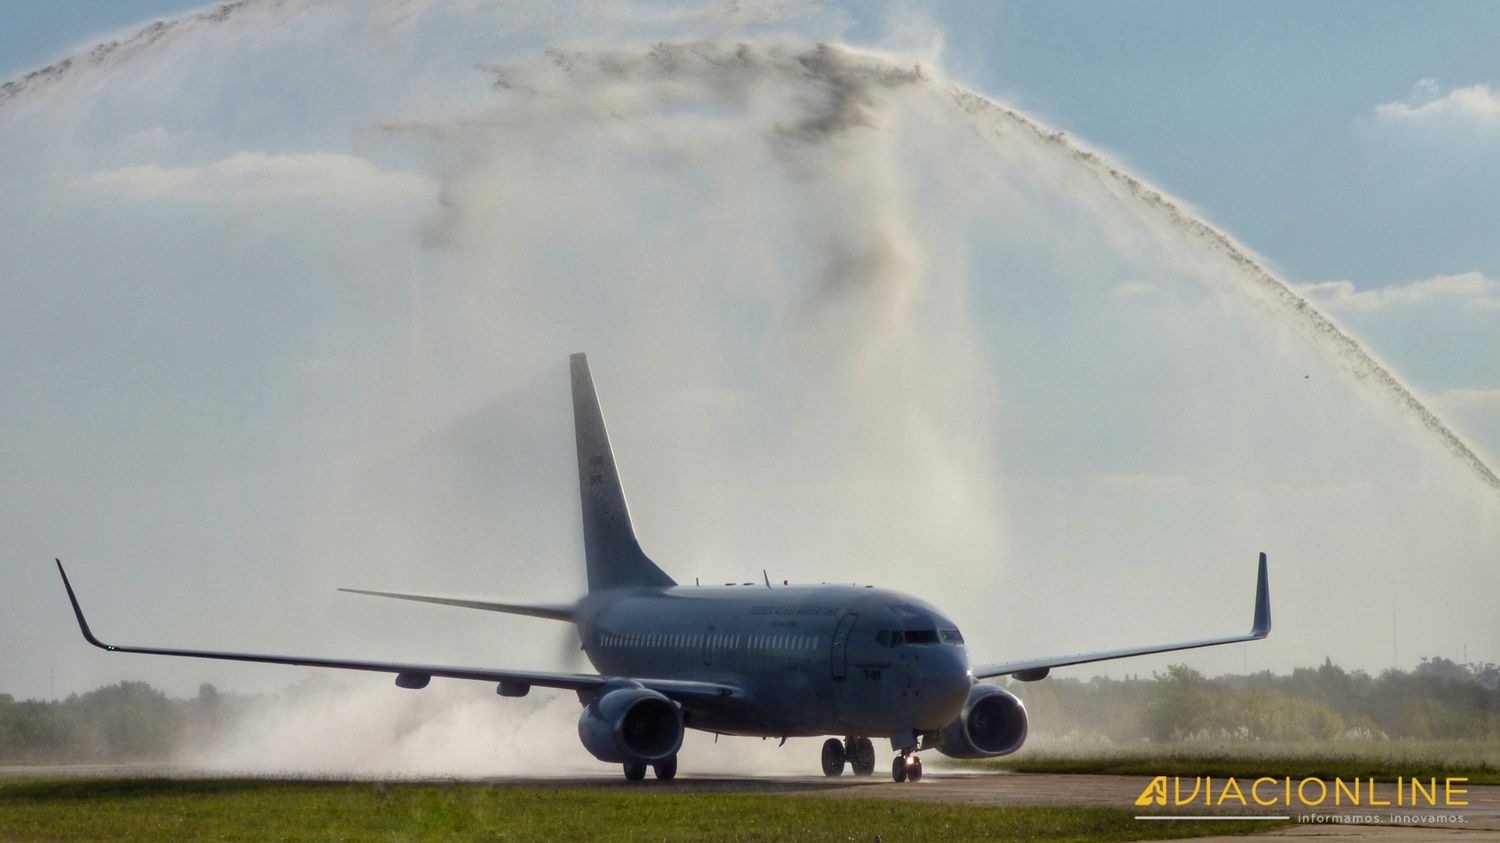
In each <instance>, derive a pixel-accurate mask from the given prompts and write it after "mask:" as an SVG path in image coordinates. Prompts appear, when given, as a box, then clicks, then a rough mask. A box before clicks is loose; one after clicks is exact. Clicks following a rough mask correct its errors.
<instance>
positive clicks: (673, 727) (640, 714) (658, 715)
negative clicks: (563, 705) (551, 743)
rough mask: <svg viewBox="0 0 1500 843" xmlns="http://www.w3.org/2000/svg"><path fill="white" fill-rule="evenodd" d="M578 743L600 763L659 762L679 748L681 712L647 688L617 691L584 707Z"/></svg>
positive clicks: (624, 688) (630, 688) (579, 719)
mask: <svg viewBox="0 0 1500 843" xmlns="http://www.w3.org/2000/svg"><path fill="white" fill-rule="evenodd" d="M578 739H579V740H581V741H583V748H584V749H587V750H588V751H589V752H590V753H591V754H592V755H593V756H594V757H595V758H597V759H599V760H600V761H605V762H609V763H624V762H627V761H660V760H661V759H663V758H667V757H669V756H671V755H674V754H676V752H677V750H678V749H679V748H680V747H681V746H682V712H681V711H680V710H679V709H678V708H677V704H676V703H674V702H672V701H671V700H669V699H667V698H666V697H664V696H662V695H661V694H659V693H657V692H655V691H652V690H650V689H648V688H641V687H634V688H632V687H622V688H616V689H615V690H613V691H608V692H606V693H603V694H600V695H599V696H597V697H595V698H594V699H593V701H592V702H590V703H589V704H588V705H586V706H584V708H583V713H582V714H580V715H579V716H578Z"/></svg>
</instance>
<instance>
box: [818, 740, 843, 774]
mask: <svg viewBox="0 0 1500 843" xmlns="http://www.w3.org/2000/svg"><path fill="white" fill-rule="evenodd" d="M845 757H846V754H845V752H844V742H843V741H841V740H839V739H838V738H829V739H828V740H826V741H823V775H825V776H842V775H843V774H844V761H845Z"/></svg>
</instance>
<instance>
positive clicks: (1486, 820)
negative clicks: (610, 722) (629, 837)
mask: <svg viewBox="0 0 1500 843" xmlns="http://www.w3.org/2000/svg"><path fill="white" fill-rule="evenodd" d="M232 775H233V773H228V772H225V771H222V770H213V771H209V770H202V769H195V768H192V767H185V766H179V765H171V764H123V765H110V764H92V765H68V766H41V767H32V766H19V767H18V766H12V767H0V776H5V777H16V776H40V777H58V776H69V777H84V778H87V777H101V778H103V777H110V778H114V777H129V776H149V777H168V778H199V777H228V776H232ZM257 777H262V776H257ZM297 778H306V776H305V775H299V776H297ZM355 778H361V779H364V778H368V777H365V776H359V777H355ZM405 780H413V779H405ZM415 780H421V781H432V780H433V779H431V778H421V779H415ZM438 780H446V779H438ZM465 780H466V781H471V780H472V779H465ZM479 780H480V781H485V782H489V783H491V784H494V785H495V786H497V787H543V788H552V789H565V788H580V789H599V790H633V791H638V792H640V793H642V794H643V795H646V794H653V793H668V792H670V793H753V794H760V795H778V794H780V795H785V796H787V797H789V798H816V799H884V800H890V801H892V802H928V803H939V804H954V805H989V806H1022V805H1043V806H1058V805H1083V806H1093V807H1104V808H1123V809H1126V810H1137V809H1136V807H1135V799H1136V797H1138V796H1139V795H1140V794H1141V792H1142V791H1143V790H1144V789H1145V788H1146V786H1147V785H1148V784H1149V783H1150V781H1151V780H1150V779H1149V778H1147V777H1141V776H1097V775H1059V774H1038V773H1007V772H968V771H951V770H931V771H929V772H928V773H927V775H926V776H924V777H923V779H922V780H921V781H920V782H916V783H906V784H896V783H894V782H892V781H890V780H889V779H888V778H886V777H884V776H871V777H869V778H855V777H853V776H848V775H846V776H842V777H839V778H835V779H829V778H824V777H822V776H805V777H799V776H781V777H771V776H767V777H734V778H729V777H721V776H710V775H692V774H685V775H683V776H681V777H680V778H678V779H677V780H676V781H674V782H671V783H668V784H663V783H661V782H657V781H655V780H653V779H649V778H648V779H647V780H646V781H645V782H627V781H625V780H624V779H623V778H621V777H620V776H618V775H615V774H604V773H601V774H599V775H597V776H595V775H586V776H566V777H563V776H558V777H527V778H515V777H495V778H484V779H479ZM1466 789H1467V791H1468V792H1467V793H1466V794H1465V795H1464V797H1463V798H1464V799H1465V800H1466V801H1467V802H1468V803H1469V804H1468V805H1466V806H1454V807H1426V808H1422V807H1418V808H1413V807H1410V806H1398V805H1397V804H1396V797H1395V786H1394V785H1389V784H1384V785H1377V786H1376V796H1377V798H1378V799H1380V800H1381V801H1388V802H1391V803H1392V804H1391V806H1390V807H1374V808H1368V807H1367V808H1351V807H1348V806H1342V807H1331V806H1328V805H1324V806H1319V807H1318V808H1316V809H1315V810H1313V811H1308V810H1304V809H1301V808H1298V809H1296V810H1293V811H1291V812H1288V811H1286V810H1281V811H1277V810H1276V809H1275V808H1259V807H1258V806H1254V805H1253V804H1252V805H1251V806H1249V807H1244V806H1240V805H1238V804H1230V805H1225V806H1205V805H1203V804H1202V803H1201V800H1200V801H1199V803H1197V804H1194V805H1190V806H1183V807H1181V808H1150V809H1147V808H1142V809H1139V810H1141V811H1142V812H1143V813H1148V812H1149V813H1154V814H1182V815H1205V814H1213V815H1242V816H1244V815H1256V814H1258V815H1267V814H1275V815H1278V816H1291V817H1292V818H1293V819H1298V815H1299V814H1307V815H1311V814H1314V813H1315V814H1316V816H1317V817H1319V818H1321V819H1320V820H1318V821H1314V822H1307V821H1299V822H1298V824H1297V825H1294V826H1291V827H1279V828H1273V829H1268V830H1267V831H1266V832H1265V833H1264V834H1262V835H1259V836H1261V837H1273V838H1277V839H1280V838H1297V839H1301V838H1311V837H1316V838H1319V839H1331V840H1335V841H1338V840H1371V839H1373V840H1380V841H1388V843H1436V842H1437V841H1463V840H1469V841H1477V840H1500V786H1484V785H1466ZM1413 814H1421V815H1442V816H1448V817H1454V818H1457V821H1450V822H1447V823H1441V822H1427V823H1410V822H1399V823H1393V816H1398V815H1399V816H1410V815H1413ZM1330 816H1333V817H1335V818H1336V819H1335V820H1330V819H1329V818H1330ZM1337 819H1342V820H1344V822H1339V821H1337ZM1350 820H1356V821H1354V822H1350ZM1163 821H1170V820H1142V822H1163ZM1245 822H1256V820H1245ZM1212 839H1215V840H1218V839H1221V838H1212ZM1243 839H1244V838H1243V837H1235V838H1222V840H1226V841H1227V840H1243Z"/></svg>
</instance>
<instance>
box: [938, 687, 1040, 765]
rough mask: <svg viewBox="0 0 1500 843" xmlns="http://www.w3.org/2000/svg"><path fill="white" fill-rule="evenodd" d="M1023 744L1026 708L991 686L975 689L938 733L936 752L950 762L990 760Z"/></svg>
mask: <svg viewBox="0 0 1500 843" xmlns="http://www.w3.org/2000/svg"><path fill="white" fill-rule="evenodd" d="M1025 742H1026V706H1024V705H1022V704H1021V701H1020V700H1019V699H1017V698H1016V696H1015V695H1014V694H1011V693H1010V692H1009V691H1006V690H1004V689H1003V688H999V687H996V686H994V685H975V686H974V688H973V690H971V691H969V701H968V702H966V703H964V710H963V713H961V714H959V715H958V717H955V718H954V719H953V722H951V723H949V724H948V725H947V726H944V727H943V730H942V731H941V732H939V733H938V746H937V750H938V752H941V753H943V754H944V755H946V756H948V757H950V758H994V757H995V756H997V755H1008V754H1010V753H1012V752H1015V751H1016V750H1018V749H1020V748H1021V744H1023V743H1025Z"/></svg>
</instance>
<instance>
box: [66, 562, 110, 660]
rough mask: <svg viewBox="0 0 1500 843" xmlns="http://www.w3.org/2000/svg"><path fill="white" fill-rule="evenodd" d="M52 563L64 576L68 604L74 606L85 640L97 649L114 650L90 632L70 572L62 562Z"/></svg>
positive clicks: (74, 612) (74, 613)
mask: <svg viewBox="0 0 1500 843" xmlns="http://www.w3.org/2000/svg"><path fill="white" fill-rule="evenodd" d="M52 561H54V562H56V563H57V572H58V573H59V574H62V581H63V588H65V589H67V590H68V602H69V603H72V604H73V615H74V616H75V617H77V618H78V628H79V629H80V630H82V631H83V640H85V641H87V642H89V643H90V644H93V645H94V646H95V647H99V648H102V649H105V650H113V649H114V647H111V646H110V645H108V644H106V643H104V642H103V641H100V640H99V639H97V638H95V637H94V633H93V632H91V631H90V630H89V622H88V621H86V620H84V619H83V609H81V608H79V607H78V597H77V595H75V594H73V584H72V583H70V582H68V572H67V571H64V570H63V564H62V560H61V559H54V560H52Z"/></svg>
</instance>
